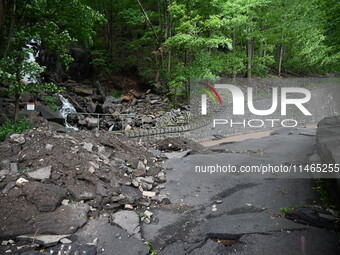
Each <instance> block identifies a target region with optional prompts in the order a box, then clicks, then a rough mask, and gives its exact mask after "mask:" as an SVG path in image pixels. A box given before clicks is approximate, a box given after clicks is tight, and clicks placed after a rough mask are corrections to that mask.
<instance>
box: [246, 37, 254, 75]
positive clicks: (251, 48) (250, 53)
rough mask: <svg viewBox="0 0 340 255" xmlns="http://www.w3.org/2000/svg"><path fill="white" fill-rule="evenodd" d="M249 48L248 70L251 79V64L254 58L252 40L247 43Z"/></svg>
mask: <svg viewBox="0 0 340 255" xmlns="http://www.w3.org/2000/svg"><path fill="white" fill-rule="evenodd" d="M247 48H248V68H247V78H251V64H252V63H251V62H252V56H253V41H252V40H251V39H249V40H248V42H247Z"/></svg>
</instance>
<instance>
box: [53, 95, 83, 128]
mask: <svg viewBox="0 0 340 255" xmlns="http://www.w3.org/2000/svg"><path fill="white" fill-rule="evenodd" d="M57 95H58V96H59V98H60V100H61V102H62V103H63V105H62V106H61V108H60V110H59V112H60V114H61V116H63V118H64V119H65V124H66V128H67V129H73V130H74V131H78V130H79V129H78V128H77V127H74V126H72V125H70V124H68V123H67V115H68V114H71V113H77V110H76V108H74V106H73V105H72V104H71V103H70V102H69V101H68V99H66V98H65V97H63V96H62V95H60V94H57Z"/></svg>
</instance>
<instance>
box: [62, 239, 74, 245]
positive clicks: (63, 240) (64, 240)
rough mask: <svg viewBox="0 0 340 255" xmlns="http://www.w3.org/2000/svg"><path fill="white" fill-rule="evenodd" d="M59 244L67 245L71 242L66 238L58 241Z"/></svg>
mask: <svg viewBox="0 0 340 255" xmlns="http://www.w3.org/2000/svg"><path fill="white" fill-rule="evenodd" d="M60 242H61V243H63V244H69V243H72V241H71V240H70V239H68V238H62V239H60Z"/></svg>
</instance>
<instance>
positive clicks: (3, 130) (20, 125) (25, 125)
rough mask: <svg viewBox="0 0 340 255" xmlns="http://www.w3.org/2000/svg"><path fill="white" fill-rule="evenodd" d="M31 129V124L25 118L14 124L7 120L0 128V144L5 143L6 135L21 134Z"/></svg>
mask: <svg viewBox="0 0 340 255" xmlns="http://www.w3.org/2000/svg"><path fill="white" fill-rule="evenodd" d="M32 127H33V125H32V123H30V122H29V121H28V120H27V119H26V118H21V119H18V120H17V122H16V123H12V122H11V121H10V120H9V119H7V120H6V121H5V123H4V124H3V125H1V126H0V142H3V141H5V139H6V137H7V135H8V134H21V133H22V132H24V131H26V130H28V129H30V128H32Z"/></svg>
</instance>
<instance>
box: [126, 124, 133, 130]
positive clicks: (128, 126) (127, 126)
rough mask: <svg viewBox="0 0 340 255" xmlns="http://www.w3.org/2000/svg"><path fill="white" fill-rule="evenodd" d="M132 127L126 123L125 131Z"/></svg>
mask: <svg viewBox="0 0 340 255" xmlns="http://www.w3.org/2000/svg"><path fill="white" fill-rule="evenodd" d="M131 129H132V127H131V126H130V125H126V126H125V129H124V130H125V131H129V130H131Z"/></svg>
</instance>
